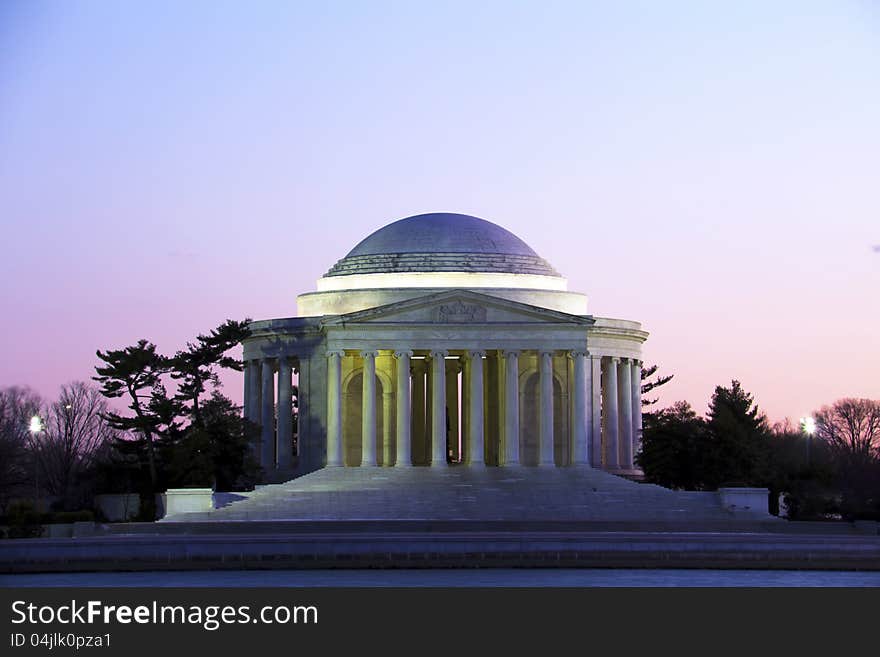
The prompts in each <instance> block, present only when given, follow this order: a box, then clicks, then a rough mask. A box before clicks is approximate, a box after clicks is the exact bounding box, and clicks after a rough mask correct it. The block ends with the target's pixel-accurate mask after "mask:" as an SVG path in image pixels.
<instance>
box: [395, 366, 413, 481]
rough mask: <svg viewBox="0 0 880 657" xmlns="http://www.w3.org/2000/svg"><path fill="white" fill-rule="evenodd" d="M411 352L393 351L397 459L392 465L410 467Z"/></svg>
mask: <svg viewBox="0 0 880 657" xmlns="http://www.w3.org/2000/svg"><path fill="white" fill-rule="evenodd" d="M411 356H412V352H411V351H395V352H394V357H395V358H396V359H397V459H396V461H395V463H394V465H395V466H396V467H398V468H408V467H410V466H411V465H412V398H411V397H410V374H409V363H410V360H409V359H410V357H411Z"/></svg>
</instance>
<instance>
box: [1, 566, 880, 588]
mask: <svg viewBox="0 0 880 657" xmlns="http://www.w3.org/2000/svg"><path fill="white" fill-rule="evenodd" d="M0 586H4V587H58V586H61V587H83V586H88V587H94V586H100V587H241V586H243V587H254V586H258V587H425V586H428V587H474V586H477V587H546V586H552V587H583V586H591V587H630V586H637V587H667V586H674V587H680V586H684V587H817V586H820V587H827V586H833V587H880V572H877V571H874V572H864V571H837V570H819V571H817V570H693V569H675V570H672V569H671V570H647V569H569V568H556V569H540V570H537V569H507V568H494V569H486V570H473V569H468V570H451V569H447V570H402V569H398V570H298V571H291V570H283V571H279V570H273V571H263V570H228V571H223V572H217V571H182V572H167V571H166V572H155V571H148V572H140V573H130V572H129V573H40V574H24V575H0Z"/></svg>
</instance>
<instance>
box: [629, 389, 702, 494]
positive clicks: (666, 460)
mask: <svg viewBox="0 0 880 657" xmlns="http://www.w3.org/2000/svg"><path fill="white" fill-rule="evenodd" d="M644 420H645V422H644V434H643V439H642V449H641V451H640V452H639V454H638V455H637V456H636V462H637V463H638V465H639V467H640V468H641V469H642V471H643V472H644V473H645V480H646V481H649V482H651V483H655V484H659V485H661V486H666V487H667V488H679V489H685V490H702V489H704V488H705V487H706V473H705V458H704V457H705V453H706V450H707V448H708V445H709V439H708V435H707V428H706V422H705V420H703V419H702V418H701V417H699V416H698V415H697V414H696V413H695V412H694V409H693V408H691V406H690V404H688V403H687V402H685V401H679V402H676V403H675V404H673V405H672V406H670V407H669V408H664V409H661V410H659V411H657V412H655V413H650V414H646V415H645V416H644Z"/></svg>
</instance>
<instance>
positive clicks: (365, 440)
mask: <svg viewBox="0 0 880 657" xmlns="http://www.w3.org/2000/svg"><path fill="white" fill-rule="evenodd" d="M361 358H363V360H364V374H363V376H364V383H363V388H362V395H361V403H362V406H361V445H362V451H361V465H378V463H377V461H376V456H377V455H376V352H375V351H362V352H361Z"/></svg>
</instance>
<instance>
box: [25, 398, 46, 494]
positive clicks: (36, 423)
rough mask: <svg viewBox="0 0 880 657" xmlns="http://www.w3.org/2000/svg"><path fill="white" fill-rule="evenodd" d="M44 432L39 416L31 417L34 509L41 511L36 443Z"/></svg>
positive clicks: (29, 427) (29, 429) (29, 426)
mask: <svg viewBox="0 0 880 657" xmlns="http://www.w3.org/2000/svg"><path fill="white" fill-rule="evenodd" d="M42 430H43V420H41V419H40V416H39V415H34V416H33V417H31V421H30V424H29V425H28V431H30V432H31V445H32V446H33V448H32V449H31V458H33V459H34V507H36V508H37V510H39V507H40V480H39V470H38V466H39V459H37V455H36V452H37V450H36V443H37V434H38V433H40V432H41V431H42Z"/></svg>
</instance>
